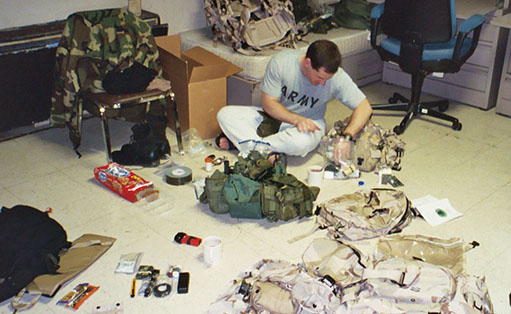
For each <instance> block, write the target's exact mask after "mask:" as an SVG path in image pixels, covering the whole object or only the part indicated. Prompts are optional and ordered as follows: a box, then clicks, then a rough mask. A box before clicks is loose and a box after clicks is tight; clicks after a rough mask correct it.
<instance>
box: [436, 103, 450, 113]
mask: <svg viewBox="0 0 511 314" xmlns="http://www.w3.org/2000/svg"><path fill="white" fill-rule="evenodd" d="M447 109H449V103H445V104H441V105H440V106H438V111H440V112H445V111H446V110H447Z"/></svg>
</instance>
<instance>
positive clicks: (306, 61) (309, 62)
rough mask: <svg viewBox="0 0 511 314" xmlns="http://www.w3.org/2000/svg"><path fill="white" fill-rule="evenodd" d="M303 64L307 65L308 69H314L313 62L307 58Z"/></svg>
mask: <svg viewBox="0 0 511 314" xmlns="http://www.w3.org/2000/svg"><path fill="white" fill-rule="evenodd" d="M303 63H304V65H306V66H307V67H308V68H311V67H312V61H311V59H310V58H305V59H303Z"/></svg>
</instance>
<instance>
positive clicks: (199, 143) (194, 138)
mask: <svg viewBox="0 0 511 314" xmlns="http://www.w3.org/2000/svg"><path fill="white" fill-rule="evenodd" d="M182 137H183V143H184V149H185V151H186V152H187V153H189V154H192V155H194V154H198V153H200V152H202V151H203V150H204V149H205V148H206V145H205V144H204V141H203V140H202V138H201V137H200V135H199V132H198V131H197V129H195V128H190V129H188V130H186V131H184V132H183V136H182Z"/></svg>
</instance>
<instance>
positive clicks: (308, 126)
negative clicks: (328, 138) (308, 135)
mask: <svg viewBox="0 0 511 314" xmlns="http://www.w3.org/2000/svg"><path fill="white" fill-rule="evenodd" d="M296 128H297V129H298V131H300V132H314V131H317V130H319V127H318V125H317V124H316V123H314V121H312V119H309V118H303V119H301V120H300V121H298V123H297V124H296Z"/></svg>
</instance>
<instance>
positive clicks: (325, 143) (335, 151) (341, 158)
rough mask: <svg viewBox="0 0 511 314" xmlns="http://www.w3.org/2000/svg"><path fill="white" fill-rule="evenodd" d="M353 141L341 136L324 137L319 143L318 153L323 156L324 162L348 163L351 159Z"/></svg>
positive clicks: (350, 162)
mask: <svg viewBox="0 0 511 314" xmlns="http://www.w3.org/2000/svg"><path fill="white" fill-rule="evenodd" d="M353 151H354V143H353V142H352V141H348V140H346V139H344V138H343V137H340V138H324V139H322V140H321V141H320V143H319V153H320V154H321V155H322V156H323V159H324V161H325V164H328V163H334V164H335V165H338V166H340V165H343V164H344V165H349V164H352V160H353Z"/></svg>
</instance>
